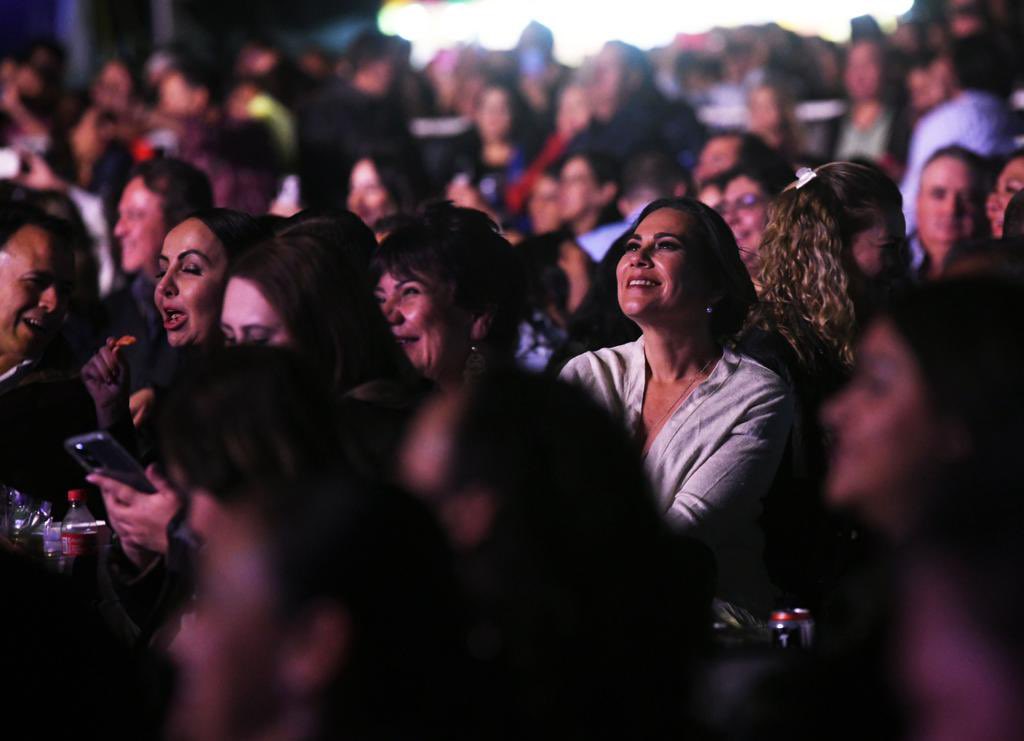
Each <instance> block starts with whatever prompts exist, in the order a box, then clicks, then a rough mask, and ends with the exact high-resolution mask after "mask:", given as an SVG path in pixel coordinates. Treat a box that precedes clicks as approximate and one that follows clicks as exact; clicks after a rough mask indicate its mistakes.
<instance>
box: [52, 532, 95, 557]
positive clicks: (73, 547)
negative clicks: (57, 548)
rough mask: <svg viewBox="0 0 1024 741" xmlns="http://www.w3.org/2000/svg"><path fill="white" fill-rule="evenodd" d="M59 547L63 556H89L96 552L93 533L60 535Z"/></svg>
mask: <svg viewBox="0 0 1024 741" xmlns="http://www.w3.org/2000/svg"><path fill="white" fill-rule="evenodd" d="M60 545H61V551H62V552H63V554H64V555H65V556H89V555H92V554H93V553H95V552H96V535H95V534H93V533H75V532H71V533H61V535H60Z"/></svg>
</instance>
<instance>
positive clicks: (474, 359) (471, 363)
mask: <svg viewBox="0 0 1024 741" xmlns="http://www.w3.org/2000/svg"><path fill="white" fill-rule="evenodd" d="M485 370H487V359H486V358H485V357H484V354H483V353H482V352H480V350H479V349H478V348H477V346H476V345H471V346H470V348H469V357H468V358H466V368H465V370H463V371H462V380H463V381H474V380H476V379H477V378H479V377H480V376H482V375H483V374H484V371H485Z"/></svg>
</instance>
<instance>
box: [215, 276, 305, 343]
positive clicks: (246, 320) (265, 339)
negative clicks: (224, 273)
mask: <svg viewBox="0 0 1024 741" xmlns="http://www.w3.org/2000/svg"><path fill="white" fill-rule="evenodd" d="M220 331H221V334H223V335H224V344H225V345H273V346H276V347H281V346H287V345H290V344H291V342H292V337H291V334H290V333H289V331H288V328H287V327H286V326H285V324H284V321H283V320H282V319H281V316H280V314H278V312H277V310H276V309H275V308H274V307H273V306H272V305H271V304H270V302H269V301H267V298H266V296H264V295H263V293H262V292H261V291H260V289H259V286H257V285H256V283H254V282H253V281H251V280H248V279H246V278H238V277H235V278H231V279H230V280H229V281H228V286H227V288H226V289H224V305H223V307H222V308H221V312H220Z"/></svg>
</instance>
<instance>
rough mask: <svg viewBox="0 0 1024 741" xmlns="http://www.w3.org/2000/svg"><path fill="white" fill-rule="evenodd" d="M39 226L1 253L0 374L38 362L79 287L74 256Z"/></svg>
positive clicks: (13, 240) (14, 237) (10, 241)
mask: <svg viewBox="0 0 1024 741" xmlns="http://www.w3.org/2000/svg"><path fill="white" fill-rule="evenodd" d="M52 239H53V237H52V236H51V235H50V234H49V233H48V232H46V231H45V230H43V229H40V228H39V227H38V226H32V225H27V226H23V227H22V228H21V229H19V230H18V231H16V232H14V234H13V235H11V237H10V239H8V240H7V243H6V244H5V245H3V247H0V370H2V371H5V370H7V369H8V368H12V367H14V366H15V365H17V364H18V363H20V362H22V361H23V360H27V359H29V358H37V357H38V356H39V355H41V354H42V352H43V350H45V349H46V347H47V345H49V344H50V342H51V341H52V340H53V338H54V337H56V336H57V333H58V332H60V328H61V326H62V325H63V323H64V317H65V316H66V315H67V311H68V301H69V300H70V298H71V288H72V286H73V283H74V259H73V258H72V256H71V252H70V250H61V249H58V248H55V247H54V245H53V244H52Z"/></svg>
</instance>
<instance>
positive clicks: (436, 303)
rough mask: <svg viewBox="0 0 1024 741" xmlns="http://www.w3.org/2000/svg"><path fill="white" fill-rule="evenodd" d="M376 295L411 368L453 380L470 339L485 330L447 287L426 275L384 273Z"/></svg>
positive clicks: (444, 381)
mask: <svg viewBox="0 0 1024 741" xmlns="http://www.w3.org/2000/svg"><path fill="white" fill-rule="evenodd" d="M374 295H375V297H376V299H377V303H378V304H380V307H381V311H383V312H384V318H385V319H386V320H387V322H388V324H389V325H390V327H391V332H392V334H393V335H394V337H395V340H396V341H397V342H398V344H399V346H400V347H401V348H402V350H403V351H405V354H406V356H407V357H408V358H409V361H410V362H411V363H412V365H413V367H415V368H416V370H417V371H419V372H420V373H421V374H422V375H423V376H424V377H426V378H429V379H431V380H433V381H436V382H438V383H440V384H442V385H446V384H447V383H450V382H453V383H456V384H457V383H458V381H459V379H461V377H462V372H463V370H464V368H465V365H466V358H467V357H468V356H469V353H470V348H471V346H472V344H473V343H474V342H478V341H481V340H483V339H484V336H485V334H486V332H483V331H482V330H481V328H480V327H479V326H478V323H477V322H476V321H474V318H473V316H471V315H470V313H469V312H467V311H466V310H464V309H462V308H460V307H459V306H457V305H456V304H455V301H454V296H453V291H452V288H451V286H447V285H445V284H443V283H441V282H440V281H438V280H436V279H434V278H432V277H430V276H424V275H410V276H396V275H393V274H391V273H384V274H383V275H382V276H381V278H380V280H379V281H378V282H377V288H376V290H375V291H374Z"/></svg>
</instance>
